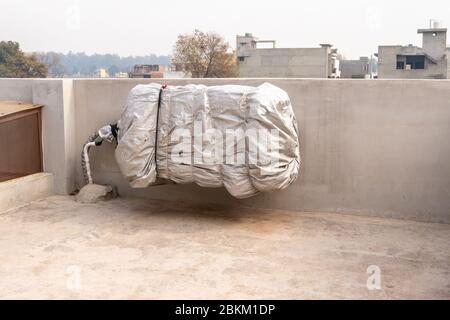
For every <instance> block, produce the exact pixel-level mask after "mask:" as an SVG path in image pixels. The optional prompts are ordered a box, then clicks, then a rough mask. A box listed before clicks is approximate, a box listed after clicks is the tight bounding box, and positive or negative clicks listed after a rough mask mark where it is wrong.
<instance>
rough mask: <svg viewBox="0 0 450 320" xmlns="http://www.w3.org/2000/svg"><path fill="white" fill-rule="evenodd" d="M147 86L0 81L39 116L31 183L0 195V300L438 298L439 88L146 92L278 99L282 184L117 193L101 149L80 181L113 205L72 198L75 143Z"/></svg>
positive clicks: (3, 187) (389, 84)
mask: <svg viewBox="0 0 450 320" xmlns="http://www.w3.org/2000/svg"><path fill="white" fill-rule="evenodd" d="M154 81H155V80H154V79H148V80H146V79H139V80H137V79H123V80H86V79H78V80H75V79H0V100H14V101H23V102H29V103H32V104H36V105H42V106H43V107H42V160H43V161H42V163H43V171H44V172H45V173H38V174H35V175H31V176H25V177H21V178H19V179H15V180H10V181H6V182H1V183H0V257H1V259H2V260H1V263H0V298H208V299H211V298H218V299H219V298H255V299H256V298H286V299H294V298H365V299H366V298H376V299H394V298H404V299H410V298H411V299H416V298H425V299H431V298H445V299H450V224H449V223H450V196H449V195H450V144H449V143H448V140H449V139H448V137H449V136H450V104H449V103H450V81H448V80H368V81H361V80H312V79H183V80H180V79H179V80H172V79H171V80H168V81H166V80H158V81H159V82H164V83H168V84H169V85H184V84H188V83H203V84H206V85H222V84H242V85H259V84H262V83H263V82H265V81H268V82H271V83H273V84H274V85H276V86H279V87H281V88H282V89H284V90H286V91H287V92H288V94H289V96H290V98H291V101H292V105H293V107H294V112H295V114H296V117H297V121H298V126H299V132H300V146H301V155H302V167H301V172H300V177H299V178H298V180H297V181H296V182H295V183H294V184H292V185H291V186H290V187H289V188H287V189H286V190H283V191H280V192H274V193H270V194H260V195H258V196H255V197H253V198H250V199H246V200H237V199H234V198H232V197H231V196H229V195H228V194H227V193H226V191H224V190H223V189H206V188H200V187H198V186H195V185H164V186H155V187H151V188H148V189H140V190H137V189H131V188H130V187H129V186H128V184H127V182H126V181H125V179H124V178H123V177H122V175H121V173H120V171H119V169H118V167H117V164H116V162H115V159H114V147H113V146H112V145H110V144H103V145H102V146H101V147H99V148H97V149H95V150H93V152H92V154H91V164H92V171H93V177H94V181H95V182H96V183H99V184H109V185H113V186H115V187H116V188H117V190H118V193H119V195H120V197H119V198H118V199H114V200H110V201H106V202H102V203H99V204H81V203H78V202H75V200H74V197H73V196H71V195H70V194H74V193H76V191H77V190H78V189H79V188H80V187H82V186H83V185H84V180H83V177H82V172H81V164H80V162H81V160H80V152H81V148H82V146H83V144H84V142H85V141H86V139H87V138H88V137H89V135H90V134H92V133H93V132H94V131H96V130H97V129H99V128H100V127H102V126H104V125H106V124H110V123H114V122H115V121H117V119H118V118H119V116H120V114H121V112H122V110H123V106H124V103H125V100H126V96H127V94H128V92H129V90H130V89H131V88H133V87H134V86H135V85H137V84H139V83H149V82H154ZM0 138H2V136H0ZM4 140H5V139H4ZM4 140H3V143H6V145H8V141H4ZM30 203H31V204H30ZM368 271H369V273H368ZM372 273H373V274H372ZM378 280H380V281H378ZM368 281H369V286H368ZM371 289H374V290H371Z"/></svg>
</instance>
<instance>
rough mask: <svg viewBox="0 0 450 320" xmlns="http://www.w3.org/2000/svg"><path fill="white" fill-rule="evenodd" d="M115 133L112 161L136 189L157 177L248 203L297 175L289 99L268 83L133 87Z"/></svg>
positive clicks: (294, 126) (295, 133) (297, 157)
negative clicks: (220, 192) (221, 189)
mask: <svg viewBox="0 0 450 320" xmlns="http://www.w3.org/2000/svg"><path fill="white" fill-rule="evenodd" d="M158 105H159V111H158ZM157 118H158V121H157ZM118 128H119V131H118V146H117V149H116V160H117V162H118V164H119V167H120V169H121V171H122V173H123V175H124V176H125V177H126V179H127V180H128V182H129V183H130V185H131V186H132V187H134V188H145V187H147V186H150V185H152V184H155V183H156V181H157V179H158V178H160V179H167V180H171V181H174V182H176V183H183V184H184V183H196V184H198V185H199V186H202V187H221V186H224V187H225V188H226V189H227V190H228V192H229V193H230V194H231V195H232V196H234V197H236V198H248V197H251V196H253V195H256V194H257V193H259V192H270V191H274V190H280V189H284V188H286V187H287V186H289V185H290V184H291V183H292V182H294V181H295V179H296V178H297V175H298V172H299V167H300V154H299V142H298V141H299V140H298V129H297V123H296V119H295V116H294V113H293V110H292V106H291V103H290V100H289V96H288V95H287V93H286V92H285V91H283V90H281V89H280V88H278V87H275V86H273V85H271V84H269V83H265V84H263V85H261V86H258V87H249V86H237V85H225V86H213V87H207V86H204V85H186V86H169V87H166V88H164V89H162V87H161V85H159V84H149V85H138V86H136V87H135V88H133V89H132V90H131V92H130V94H129V96H128V100H127V105H126V108H125V111H124V112H123V114H122V116H121V118H120V120H119V122H118ZM157 130H158V131H157ZM155 142H157V143H155ZM155 152H156V156H155ZM155 161H156V162H155Z"/></svg>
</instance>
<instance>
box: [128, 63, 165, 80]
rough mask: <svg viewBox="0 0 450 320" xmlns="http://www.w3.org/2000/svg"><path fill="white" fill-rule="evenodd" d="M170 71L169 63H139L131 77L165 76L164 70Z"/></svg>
mask: <svg viewBox="0 0 450 320" xmlns="http://www.w3.org/2000/svg"><path fill="white" fill-rule="evenodd" d="M167 71H169V66H168V65H161V64H137V65H135V66H134V69H133V71H132V72H130V78H163V77H164V72H167Z"/></svg>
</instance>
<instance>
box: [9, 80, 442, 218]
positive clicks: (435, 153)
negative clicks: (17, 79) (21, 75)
mask: <svg viewBox="0 0 450 320" xmlns="http://www.w3.org/2000/svg"><path fill="white" fill-rule="evenodd" d="M27 81H36V80H27ZM52 81H62V82H63V83H62V86H61V87H62V88H65V89H64V90H63V89H61V90H62V91H61V92H62V96H63V99H62V100H63V102H61V105H60V106H59V109H60V110H64V112H63V113H62V114H63V116H62V118H60V119H59V120H58V119H56V118H55V119H54V120H53V121H64V126H63V127H64V130H63V131H64V137H65V138H64V141H65V142H64V143H63V144H64V145H65V147H64V148H63V149H61V150H58V152H61V153H63V156H61V155H57V156H58V157H59V159H63V160H61V161H64V176H63V177H60V176H61V173H56V174H55V188H56V181H58V179H65V180H64V181H66V182H65V186H66V188H67V190H66V191H65V192H69V191H70V190H72V189H75V188H76V187H80V186H82V185H83V180H82V175H81V167H80V157H79V154H80V152H81V148H82V145H83V143H84V141H85V140H86V139H87V137H88V136H89V135H90V134H91V133H92V132H94V131H95V130H97V129H98V128H99V127H101V126H103V125H105V124H109V123H113V122H115V121H117V119H118V118H119V117H120V114H121V112H122V110H123V106H124V104H125V100H126V97H127V94H128V92H129V90H130V89H131V88H132V87H133V86H135V85H136V84H139V83H149V82H152V81H151V79H120V80H119V79H108V80H104V79H96V80H89V79H79V80H48V86H49V87H51V86H52V85H51V84H50V82H52ZM68 81H70V83H69V82H68ZM153 81H154V82H164V83H168V84H169V85H174V84H187V83H203V84H206V85H218V84H243V85H259V84H261V83H263V82H265V81H268V82H271V83H272V84H274V85H277V86H279V87H281V88H283V89H284V90H286V91H287V92H288V93H289V95H290V97H291V100H292V104H293V106H294V109H295V113H296V116H297V120H298V124H299V129H300V137H301V138H300V143H301V154H302V167H301V175H300V178H299V179H298V180H297V182H295V184H293V185H292V186H290V187H289V188H288V189H286V190H284V191H280V192H276V193H272V194H261V195H259V196H256V197H254V198H251V199H247V200H236V199H234V198H232V197H231V196H229V195H228V194H227V192H226V191H225V190H223V189H205V188H200V187H197V186H193V185H165V186H157V187H151V188H148V189H144V190H136V189H131V188H129V187H128V185H127V183H126V182H125V181H124V179H123V178H122V176H121V174H120V172H119V169H118V167H117V165H116V163H115V159H114V147H113V146H112V145H108V144H104V145H103V146H102V147H100V148H98V149H97V150H94V152H92V169H93V172H94V180H96V182H98V183H105V184H106V183H109V184H113V185H116V186H117V187H118V189H119V193H120V194H121V195H125V196H139V197H146V198H152V199H164V200H177V201H186V202H193V203H201V204H208V203H209V204H211V203H212V204H225V205H236V206H237V205H241V206H242V205H244V206H251V207H259V208H277V209H287V210H295V211H324V212H337V213H348V214H360V215H368V216H380V217H393V218H401V219H411V220H418V221H433V222H446V223H449V222H450V143H449V142H448V140H449V137H450V81H447V80H367V81H360V80H327V79H323V80H314V79H183V80H163V79H162V80H161V79H160V80H156V79H154V80H153ZM3 85H4V80H2V81H0V98H2V97H1V94H2V92H4V90H3V89H2V86H3ZM40 90H43V89H42V88H41V89H40ZM68 95H70V97H69V96H68ZM55 112H56V111H55ZM44 121H45V120H44ZM49 125H56V124H49ZM44 139H45V136H44ZM47 152H56V151H55V148H53V151H47ZM53 156H54V154H53V153H52V154H47V155H46V156H45V157H46V158H47V159H49V158H51V157H53Z"/></svg>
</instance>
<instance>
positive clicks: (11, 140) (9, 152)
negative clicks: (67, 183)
mask: <svg viewBox="0 0 450 320" xmlns="http://www.w3.org/2000/svg"><path fill="white" fill-rule="evenodd" d="M41 107H42V106H41V105H35V104H30V103H22V102H17V101H0V182H1V181H6V180H10V179H14V178H18V177H22V176H26V175H29V174H33V173H37V172H42V133H41V132H42V129H41V128H42V126H41Z"/></svg>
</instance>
